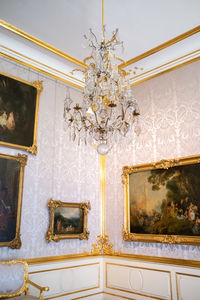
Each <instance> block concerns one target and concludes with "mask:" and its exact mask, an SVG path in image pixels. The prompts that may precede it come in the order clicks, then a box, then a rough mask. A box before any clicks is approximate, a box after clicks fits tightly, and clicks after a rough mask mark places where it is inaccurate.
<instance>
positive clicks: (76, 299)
mask: <svg viewBox="0 0 200 300" xmlns="http://www.w3.org/2000/svg"><path fill="white" fill-rule="evenodd" d="M77 293H78V292H77ZM101 294H106V293H104V292H99V293H94V294H90V295H85V296H81V297H78V298H72V299H71V300H79V299H85V298H86V297H87V298H88V297H92V296H97V295H101Z"/></svg>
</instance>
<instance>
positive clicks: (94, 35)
mask: <svg viewBox="0 0 200 300" xmlns="http://www.w3.org/2000/svg"><path fill="white" fill-rule="evenodd" d="M90 33H91V34H92V35H93V37H94V38H95V41H96V43H97V45H98V46H99V43H98V40H97V37H96V35H95V34H94V32H93V31H92V29H91V28H90ZM91 43H92V46H93V47H94V48H95V49H96V47H95V45H94V43H93V41H91Z"/></svg>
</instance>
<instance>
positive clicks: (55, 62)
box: [0, 27, 84, 89]
mask: <svg viewBox="0 0 200 300" xmlns="http://www.w3.org/2000/svg"><path fill="white" fill-rule="evenodd" d="M0 41H1V44H0V54H1V55H2V56H4V57H7V58H10V59H13V60H15V61H16V62H19V63H22V64H23V65H25V66H27V67H30V68H32V69H35V70H38V71H41V72H43V73H45V74H47V75H49V76H52V77H54V78H56V79H58V80H62V81H64V82H66V83H67V84H69V85H72V86H74V87H76V88H80V89H83V87H84V82H83V81H82V77H81V76H82V74H80V72H77V74H76V76H72V74H71V73H70V72H71V71H72V70H73V69H76V68H77V64H75V63H74V62H71V61H69V60H68V59H66V58H64V57H63V56H60V55H59V54H56V53H54V52H52V51H51V50H48V49H46V48H44V47H42V46H39V45H37V44H35V43H34V42H32V41H30V40H27V39H25V38H24V37H22V36H20V35H18V34H16V33H13V32H11V31H10V30H8V29H5V28H4V27H0Z"/></svg>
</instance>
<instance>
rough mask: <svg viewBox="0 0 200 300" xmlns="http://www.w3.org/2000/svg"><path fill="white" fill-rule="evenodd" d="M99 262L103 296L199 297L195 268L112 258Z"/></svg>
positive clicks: (199, 281) (194, 299) (198, 276)
mask: <svg viewBox="0 0 200 300" xmlns="http://www.w3.org/2000/svg"><path fill="white" fill-rule="evenodd" d="M103 264H104V266H103V269H104V276H103V280H104V287H103V291H104V293H105V294H104V298H103V299H106V300H107V299H121V297H123V298H125V299H136V300H141V299H143V300H147V299H149V300H150V299H165V300H200V269H199V268H192V267H184V266H180V265H178V266H175V265H170V264H162V263H153V262H144V261H137V260H131V259H123V258H114V257H113V258H112V257H105V258H104V260H103ZM106 293H108V294H106ZM109 294H112V295H113V294H114V295H115V296H116V297H115V296H114V295H113V296H111V295H109Z"/></svg>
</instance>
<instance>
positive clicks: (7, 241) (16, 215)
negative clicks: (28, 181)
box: [0, 154, 27, 249]
mask: <svg viewBox="0 0 200 300" xmlns="http://www.w3.org/2000/svg"><path fill="white" fill-rule="evenodd" d="M26 162H27V156H26V155H20V154H18V156H11V155H4V154H0V247H10V248H12V249H19V248H20V247H21V239H20V222H21V206H22V194H23V180H24V168H25V165H26Z"/></svg>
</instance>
